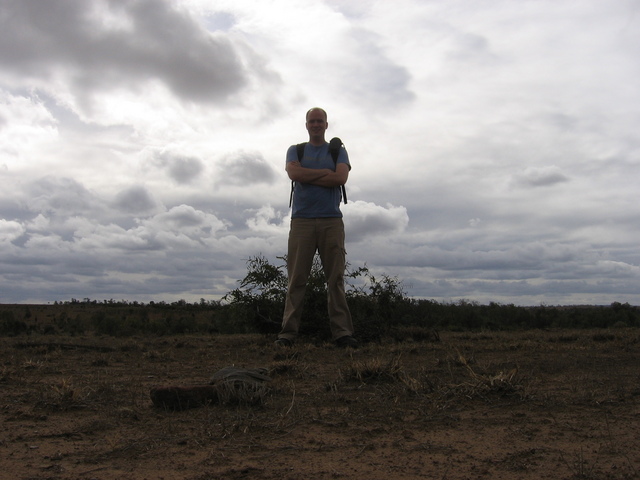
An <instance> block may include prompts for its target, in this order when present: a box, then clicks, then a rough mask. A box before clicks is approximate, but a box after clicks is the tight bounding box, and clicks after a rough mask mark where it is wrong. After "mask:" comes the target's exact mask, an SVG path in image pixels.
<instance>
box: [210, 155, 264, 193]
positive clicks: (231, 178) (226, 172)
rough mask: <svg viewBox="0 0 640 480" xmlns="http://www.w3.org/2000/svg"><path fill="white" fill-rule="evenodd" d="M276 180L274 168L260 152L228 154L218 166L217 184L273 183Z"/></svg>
mask: <svg viewBox="0 0 640 480" xmlns="http://www.w3.org/2000/svg"><path fill="white" fill-rule="evenodd" d="M275 180H276V176H275V172H274V171H273V168H272V167H271V165H270V164H269V163H267V161H266V160H265V159H264V157H263V156H262V154H261V153H258V152H244V151H240V152H235V153H231V154H228V155H226V156H225V157H224V158H223V159H222V161H221V162H220V165H219V167H218V175H217V178H216V184H217V185H235V186H242V185H255V184H258V183H266V184H271V183H273V182H274V181H275Z"/></svg>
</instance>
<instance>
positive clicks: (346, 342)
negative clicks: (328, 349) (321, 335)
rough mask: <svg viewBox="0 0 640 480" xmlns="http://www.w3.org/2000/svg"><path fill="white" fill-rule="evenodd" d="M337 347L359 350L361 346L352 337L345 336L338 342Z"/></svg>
mask: <svg viewBox="0 0 640 480" xmlns="http://www.w3.org/2000/svg"><path fill="white" fill-rule="evenodd" d="M336 345H338V346H339V347H340V348H358V347H359V346H360V344H359V343H358V341H357V340H356V339H355V338H353V337H352V336H351V335H345V336H344V337H340V338H339V339H337V340H336Z"/></svg>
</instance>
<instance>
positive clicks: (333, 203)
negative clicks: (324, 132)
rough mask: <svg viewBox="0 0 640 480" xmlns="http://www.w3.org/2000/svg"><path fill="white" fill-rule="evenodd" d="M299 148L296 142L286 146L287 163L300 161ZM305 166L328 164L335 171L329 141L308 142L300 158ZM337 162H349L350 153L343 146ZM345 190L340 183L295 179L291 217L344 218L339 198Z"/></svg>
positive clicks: (323, 165) (324, 166)
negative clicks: (323, 184)
mask: <svg viewBox="0 0 640 480" xmlns="http://www.w3.org/2000/svg"><path fill="white" fill-rule="evenodd" d="M297 161H298V152H297V149H296V146H295V145H291V146H290V147H289V150H287V163H289V162H297ZM300 163H301V165H302V166H303V167H305V168H317V169H322V168H328V169H330V170H333V171H335V169H336V165H335V164H334V163H333V158H332V157H331V154H330V153H329V144H328V143H326V142H325V144H324V145H321V146H319V147H316V146H315V145H311V144H310V143H307V144H306V145H305V147H304V155H303V157H302V160H301V161H300ZM337 163H346V164H347V166H348V167H349V170H351V164H349V154H348V153H347V151H346V149H344V148H341V149H340V154H339V155H338V162H337ZM341 200H342V192H341V190H340V187H320V186H318V185H311V184H310V183H300V182H295V187H294V191H293V210H292V212H291V218H342V212H341V211H340V201H341Z"/></svg>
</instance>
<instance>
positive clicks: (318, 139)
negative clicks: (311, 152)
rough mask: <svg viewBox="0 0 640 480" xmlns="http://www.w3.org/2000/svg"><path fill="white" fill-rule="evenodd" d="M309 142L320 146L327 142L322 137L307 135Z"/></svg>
mask: <svg viewBox="0 0 640 480" xmlns="http://www.w3.org/2000/svg"><path fill="white" fill-rule="evenodd" d="M309 143H310V144H311V145H313V146H314V147H320V146H322V145H324V144H325V143H327V141H326V140H325V139H324V137H309Z"/></svg>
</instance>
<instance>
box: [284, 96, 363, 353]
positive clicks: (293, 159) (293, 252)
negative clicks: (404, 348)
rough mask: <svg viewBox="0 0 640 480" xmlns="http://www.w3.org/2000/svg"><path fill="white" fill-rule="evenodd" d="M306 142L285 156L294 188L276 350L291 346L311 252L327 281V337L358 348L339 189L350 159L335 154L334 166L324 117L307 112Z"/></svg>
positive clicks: (315, 110)
mask: <svg viewBox="0 0 640 480" xmlns="http://www.w3.org/2000/svg"><path fill="white" fill-rule="evenodd" d="M305 125H306V128H307V132H309V142H308V143H307V144H306V145H305V149H304V156H303V158H302V160H301V161H298V154H297V149H296V145H292V146H291V147H289V150H288V151H287V163H286V170H287V174H288V175H289V178H290V179H291V180H293V181H294V182H295V189H294V192H293V209H292V212H291V228H290V230H289V242H288V253H287V272H288V275H289V285H288V288H287V297H286V302H285V308H284V315H283V319H282V330H281V331H280V334H279V335H278V339H277V340H276V342H275V343H276V345H279V346H284V347H289V346H291V345H293V342H294V341H295V339H296V337H297V335H298V330H299V328H300V319H301V317H302V307H303V303H304V294H305V290H306V286H307V280H308V278H309V274H310V272H311V268H312V265H313V257H314V256H315V253H316V251H317V252H318V254H319V255H320V261H321V262H322V269H323V271H324V274H325V278H326V281H327V293H328V308H329V320H330V327H331V334H332V336H333V339H334V341H335V342H336V344H337V345H338V346H340V347H352V348H357V347H358V342H357V340H356V339H355V338H353V322H352V320H351V313H350V312H349V306H348V305H347V299H346V296H345V292H344V271H345V254H346V252H345V249H344V224H343V222H342V212H341V211H340V200H341V191H340V187H341V186H342V185H344V184H345V183H347V179H348V178H349V170H350V169H351V165H350V164H349V156H348V154H347V151H346V150H345V149H344V148H341V149H340V154H339V157H338V160H337V162H336V163H335V164H334V161H333V159H332V157H331V154H330V153H329V144H328V143H327V141H326V140H325V132H326V131H327V127H328V126H329V124H328V123H327V112H325V111H324V110H323V109H321V108H312V109H311V110H309V111H308V112H307V115H306V124H305Z"/></svg>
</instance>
